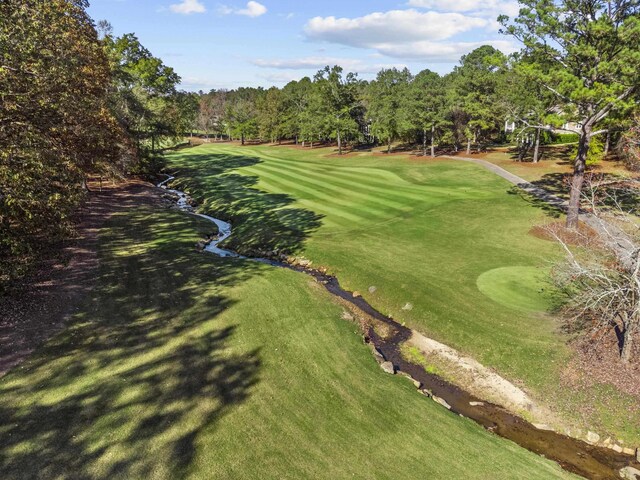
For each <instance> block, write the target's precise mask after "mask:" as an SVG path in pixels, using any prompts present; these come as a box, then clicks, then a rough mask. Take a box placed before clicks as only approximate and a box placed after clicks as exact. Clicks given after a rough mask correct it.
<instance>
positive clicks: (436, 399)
mask: <svg viewBox="0 0 640 480" xmlns="http://www.w3.org/2000/svg"><path fill="white" fill-rule="evenodd" d="M431 398H433V401H434V402H436V403H439V404H440V405H442V406H443V407H444V408H446V409H447V410H451V405H449V404H448V403H447V401H446V400H445V399H444V398H440V397H437V396H436V395H432V396H431Z"/></svg>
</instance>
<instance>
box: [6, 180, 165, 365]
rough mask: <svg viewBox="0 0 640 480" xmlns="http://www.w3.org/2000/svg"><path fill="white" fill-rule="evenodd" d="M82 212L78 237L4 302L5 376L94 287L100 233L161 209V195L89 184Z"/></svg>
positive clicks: (138, 186) (132, 186) (132, 183)
mask: <svg viewBox="0 0 640 480" xmlns="http://www.w3.org/2000/svg"><path fill="white" fill-rule="evenodd" d="M89 187H90V188H91V192H90V193H89V196H88V199H87V201H86V203H85V204H84V205H83V207H82V208H81V209H80V211H79V212H78V224H77V228H76V231H77V234H76V236H75V238H73V239H70V240H68V241H67V242H65V244H64V245H62V246H61V248H60V250H59V251H58V252H54V253H53V254H52V256H51V258H50V259H48V260H45V261H44V262H43V263H42V264H41V265H40V267H39V268H38V269H37V271H35V272H34V273H33V274H32V275H30V276H29V277H28V278H26V279H25V280H24V281H23V282H22V283H23V285H22V286H21V287H19V288H17V289H14V291H13V292H12V293H11V294H8V295H7V296H4V297H0V376H2V375H4V374H5V373H6V372H8V371H9V370H10V369H11V368H13V367H15V366H16V365H18V364H20V363H21V362H22V361H23V360H24V359H25V358H27V357H28V356H29V354H31V353H32V352H33V351H34V350H35V349H36V348H37V347H38V346H39V345H41V344H42V343H43V342H45V341H46V340H47V339H49V338H50V337H51V336H53V335H55V334H56V333H57V332H59V331H60V330H61V329H62V328H63V327H64V326H65V324H66V322H67V320H68V318H69V317H70V316H71V315H72V314H73V313H74V312H75V311H77V309H78V308H79V307H80V305H81V303H82V301H83V300H84V298H85V297H86V295H87V294H88V293H89V292H90V291H91V290H92V288H93V286H94V284H95V277H96V271H97V268H98V256H97V240H98V232H99V230H100V227H101V226H102V225H103V224H104V222H105V220H107V219H108V218H109V217H110V216H111V215H113V214H114V213H116V212H120V211H125V210H127V209H130V208H133V207H135V206H138V205H141V204H159V202H160V201H161V197H160V194H159V192H158V190H157V189H156V188H153V187H152V186H151V185H149V184H148V183H146V182H143V181H140V180H128V181H125V182H122V183H119V184H111V183H103V185H102V191H100V190H99V188H100V187H99V184H98V183H97V182H91V183H90V184H89Z"/></svg>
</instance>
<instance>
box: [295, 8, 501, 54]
mask: <svg viewBox="0 0 640 480" xmlns="http://www.w3.org/2000/svg"><path fill="white" fill-rule="evenodd" d="M488 24H489V22H488V20H487V19H484V18H478V17H471V16H466V15H462V14H460V13H439V12H419V11H417V10H414V9H409V10H391V11H388V12H384V13H382V12H375V13H370V14H369V15H365V16H364V17H357V18H336V17H315V18H312V19H311V20H309V22H308V23H307V24H306V26H305V33H306V35H307V37H309V38H311V39H314V40H323V41H327V42H332V43H341V44H343V45H349V46H354V47H369V46H370V45H372V44H376V43H380V42H395V43H400V42H408V41H417V40H430V41H434V40H445V39H447V38H451V37H452V36H454V35H456V34H458V33H463V32H466V31H469V30H471V29H474V28H479V27H486V26H487V25H488Z"/></svg>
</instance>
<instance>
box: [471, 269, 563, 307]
mask: <svg viewBox="0 0 640 480" xmlns="http://www.w3.org/2000/svg"><path fill="white" fill-rule="evenodd" d="M476 283H477V285H478V289H479V290H480V291H481V292H482V293H484V294H485V295H486V296H488V297H489V298H491V299H492V300H494V301H495V302H497V303H499V304H501V305H504V306H505V307H508V308H513V309H517V310H524V311H528V312H547V311H549V310H550V309H551V308H552V307H553V300H554V295H553V285H552V284H551V282H550V281H549V271H548V269H543V268H535V267H502V268H495V269H493V270H488V271H486V272H484V273H483V274H482V275H480V276H479V277H478V280H477V282H476Z"/></svg>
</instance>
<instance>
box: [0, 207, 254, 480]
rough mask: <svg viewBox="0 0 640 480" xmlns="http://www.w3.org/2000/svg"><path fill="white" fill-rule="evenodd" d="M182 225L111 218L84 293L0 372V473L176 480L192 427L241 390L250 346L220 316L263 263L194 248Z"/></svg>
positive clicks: (220, 411) (179, 220)
mask: <svg viewBox="0 0 640 480" xmlns="http://www.w3.org/2000/svg"><path fill="white" fill-rule="evenodd" d="M193 222H194V219H193V218H192V217H188V216H186V215H184V214H182V213H180V212H165V213H163V214H158V213H157V210H153V209H151V208H141V209H139V210H137V211H135V212H132V213H129V214H126V215H123V216H116V217H115V218H113V219H112V220H111V221H110V225H109V229H108V230H107V232H108V233H107V234H106V235H104V236H103V237H102V238H101V242H100V244H101V254H100V259H101V265H100V274H99V279H98V281H97V282H96V283H97V288H96V289H95V290H94V291H93V292H92V293H91V297H92V298H91V299H88V301H87V304H86V305H85V306H84V307H83V309H82V310H81V311H80V312H78V314H77V315H76V316H75V319H74V321H73V322H72V324H71V326H70V327H69V328H68V329H67V330H65V331H64V332H63V333H61V334H60V335H58V336H56V337H55V338H54V339H53V340H52V341H50V342H49V343H48V344H47V345H45V346H44V347H43V348H41V349H40V350H39V351H38V353H37V354H36V355H35V356H34V357H33V358H32V359H31V360H30V361H28V362H27V363H26V364H24V365H23V366H22V367H21V368H20V369H15V370H13V371H12V372H11V373H10V374H9V375H7V376H6V377H4V378H3V379H1V380H0V394H1V395H2V399H3V402H2V405H0V478H2V479H18V478H20V479H22V478H77V479H89V478H91V479H95V478H114V477H121V478H172V479H173V478H181V477H183V476H184V475H185V474H186V472H187V470H188V468H189V466H190V464H191V462H192V459H193V455H194V453H195V451H196V440H197V437H198V434H199V433H200V432H201V431H202V429H203V428H205V427H210V426H211V425H212V424H215V423H216V422H217V421H218V420H219V419H220V418H221V417H222V416H224V415H225V414H226V413H228V412H229V411H231V409H233V408H234V407H235V406H237V405H239V404H240V403H242V402H244V401H245V400H246V399H247V398H248V397H249V395H250V394H251V390H252V387H253V386H254V385H255V384H256V383H257V382H258V379H259V371H260V367H261V361H260V351H259V350H258V349H243V348H242V347H241V346H239V345H238V344H237V342H235V341H234V335H235V331H236V328H237V326H236V325H233V324H230V323H229V322H225V320H224V319H222V318H220V316H221V314H222V313H223V312H224V311H225V310H226V309H228V308H229V307H231V306H232V305H233V303H234V302H233V301H232V300H231V299H229V298H227V297H226V296H225V294H224V289H225V288H228V287H230V286H233V285H237V284H240V283H242V282H244V281H246V280H247V279H248V278H250V277H251V276H253V275H256V274H258V273H259V269H260V268H263V267H262V266H260V265H257V264H253V263H251V262H242V261H237V260H223V259H216V258H214V257H211V256H208V255H205V254H202V253H198V252H196V250H195V249H194V248H193V241H194V240H195V238H197V234H194V223H193ZM213 454H214V452H212V455H213Z"/></svg>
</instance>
